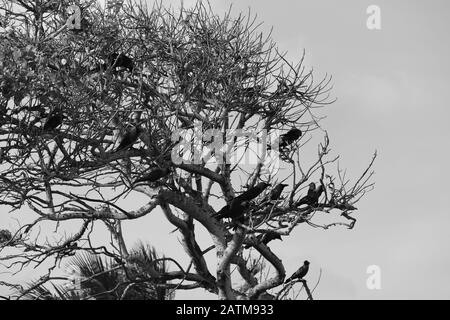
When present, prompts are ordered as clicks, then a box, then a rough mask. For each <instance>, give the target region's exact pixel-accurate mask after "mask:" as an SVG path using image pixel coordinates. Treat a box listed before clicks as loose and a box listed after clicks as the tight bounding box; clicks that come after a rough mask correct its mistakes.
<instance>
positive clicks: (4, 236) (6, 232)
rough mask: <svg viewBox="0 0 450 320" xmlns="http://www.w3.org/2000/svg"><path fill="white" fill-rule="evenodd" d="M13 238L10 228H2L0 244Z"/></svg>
mask: <svg viewBox="0 0 450 320" xmlns="http://www.w3.org/2000/svg"><path fill="white" fill-rule="evenodd" d="M11 239H12V234H11V232H10V231H9V230H6V229H5V230H0V244H2V243H5V242H8V241H10V240H11Z"/></svg>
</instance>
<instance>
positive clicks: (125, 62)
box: [108, 53, 134, 72]
mask: <svg viewBox="0 0 450 320" xmlns="http://www.w3.org/2000/svg"><path fill="white" fill-rule="evenodd" d="M108 61H109V63H110V65H111V66H112V67H113V70H115V69H116V68H125V69H128V71H130V72H132V71H133V68H134V65H133V60H132V59H131V58H130V57H128V56H127V55H125V54H123V53H112V54H110V55H109V56H108Z"/></svg>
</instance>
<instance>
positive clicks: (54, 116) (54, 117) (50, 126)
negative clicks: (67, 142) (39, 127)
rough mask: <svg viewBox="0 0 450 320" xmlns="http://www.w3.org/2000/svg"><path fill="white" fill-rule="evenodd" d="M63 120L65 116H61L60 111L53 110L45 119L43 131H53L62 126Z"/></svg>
mask: <svg viewBox="0 0 450 320" xmlns="http://www.w3.org/2000/svg"><path fill="white" fill-rule="evenodd" d="M64 118H65V116H64V115H63V114H62V112H61V110H58V109H55V110H53V111H52V112H51V113H50V115H49V117H48V118H47V121H45V124H44V131H52V130H55V129H56V128H57V127H59V126H60V125H61V124H62V122H63V120H64Z"/></svg>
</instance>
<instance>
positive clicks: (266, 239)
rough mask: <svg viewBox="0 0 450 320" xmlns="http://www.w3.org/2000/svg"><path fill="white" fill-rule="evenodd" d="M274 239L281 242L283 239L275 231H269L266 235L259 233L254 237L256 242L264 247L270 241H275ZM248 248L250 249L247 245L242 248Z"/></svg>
mask: <svg viewBox="0 0 450 320" xmlns="http://www.w3.org/2000/svg"><path fill="white" fill-rule="evenodd" d="M275 239H279V240H281V241H283V239H281V235H280V234H279V233H278V232H275V231H270V232H268V233H261V234H259V235H257V236H256V240H257V241H258V243H262V244H265V245H267V244H268V243H269V242H270V241H272V240H275ZM250 247H251V245H249V244H247V245H245V246H244V248H245V249H248V248H250Z"/></svg>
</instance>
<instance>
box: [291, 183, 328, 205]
mask: <svg viewBox="0 0 450 320" xmlns="http://www.w3.org/2000/svg"><path fill="white" fill-rule="evenodd" d="M322 192H323V185H322V184H320V185H319V186H318V187H317V188H316V184H315V183H314V182H311V183H310V184H309V189H308V193H307V194H306V196H304V197H303V198H301V199H300V200H298V201H297V203H296V204H295V205H296V206H301V205H302V204H306V205H309V206H314V205H316V204H318V203H319V198H320V196H321V195H322Z"/></svg>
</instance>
